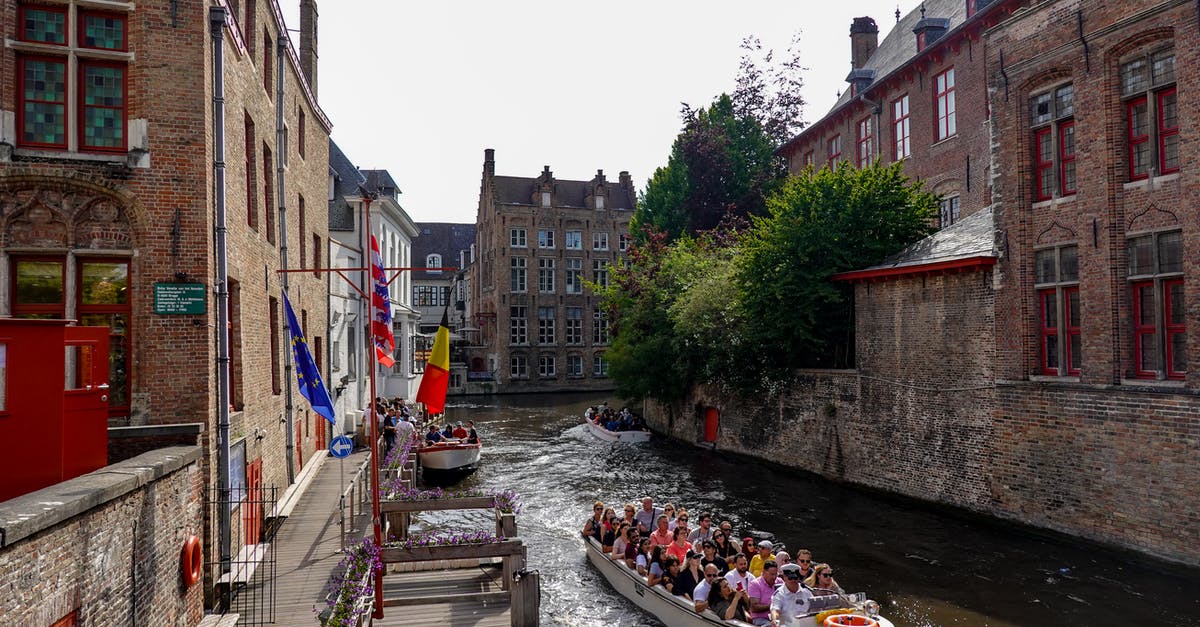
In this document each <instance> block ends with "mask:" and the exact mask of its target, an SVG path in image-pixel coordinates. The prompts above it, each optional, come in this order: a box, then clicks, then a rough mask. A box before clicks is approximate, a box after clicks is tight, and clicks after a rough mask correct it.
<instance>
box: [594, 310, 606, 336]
mask: <svg viewBox="0 0 1200 627" xmlns="http://www.w3.org/2000/svg"><path fill="white" fill-rule="evenodd" d="M592 343H593V344H608V314H607V313H605V311H604V310H603V309H601V308H599V307H594V308H592Z"/></svg>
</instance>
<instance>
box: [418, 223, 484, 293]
mask: <svg viewBox="0 0 1200 627" xmlns="http://www.w3.org/2000/svg"><path fill="white" fill-rule="evenodd" d="M417 230H418V231H420V233H419V234H418V235H417V236H416V237H414V238H413V243H412V259H413V265H414V266H422V265H424V263H425V258H426V257H428V256H429V255H435V254H436V255H441V256H442V266H443V267H447V268H448V267H451V266H458V253H459V251H463V250H470V249H471V246H472V245H474V244H475V225H474V224H454V223H450V222H418V223H417ZM460 269H461V268H460ZM450 276H451V275H450V274H449V273H446V272H440V273H431V272H417V271H414V272H413V274H412V278H413V279H414V280H421V279H445V278H448V277H450Z"/></svg>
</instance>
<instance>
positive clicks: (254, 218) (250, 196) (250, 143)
mask: <svg viewBox="0 0 1200 627" xmlns="http://www.w3.org/2000/svg"><path fill="white" fill-rule="evenodd" d="M242 128H243V129H244V132H245V145H246V158H245V164H246V224H247V226H249V227H250V228H252V229H254V230H255V231H257V230H258V181H257V179H258V175H257V171H258V164H257V163H256V161H257V160H256V159H255V153H256V152H257V151H256V150H255V149H254V144H255V137H254V120H253V119H251V118H250V112H249V111H246V112H245V118H244V119H243V122H242Z"/></svg>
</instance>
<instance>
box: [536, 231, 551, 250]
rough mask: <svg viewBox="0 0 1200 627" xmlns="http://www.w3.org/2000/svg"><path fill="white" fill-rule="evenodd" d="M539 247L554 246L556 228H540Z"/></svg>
mask: <svg viewBox="0 0 1200 627" xmlns="http://www.w3.org/2000/svg"><path fill="white" fill-rule="evenodd" d="M538 248H554V229H538Z"/></svg>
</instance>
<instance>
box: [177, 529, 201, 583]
mask: <svg viewBox="0 0 1200 627" xmlns="http://www.w3.org/2000/svg"><path fill="white" fill-rule="evenodd" d="M180 560H181V561H182V562H183V565H182V567H181V569H180V570H181V571H182V572H183V587H184V588H191V587H192V586H193V585H195V584H196V582H197V581H200V577H202V576H203V575H204V550H203V549H202V548H201V546H200V538H197V537H196V536H188V538H187V540H184V541H183V555H182V556H181V558H180Z"/></svg>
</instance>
